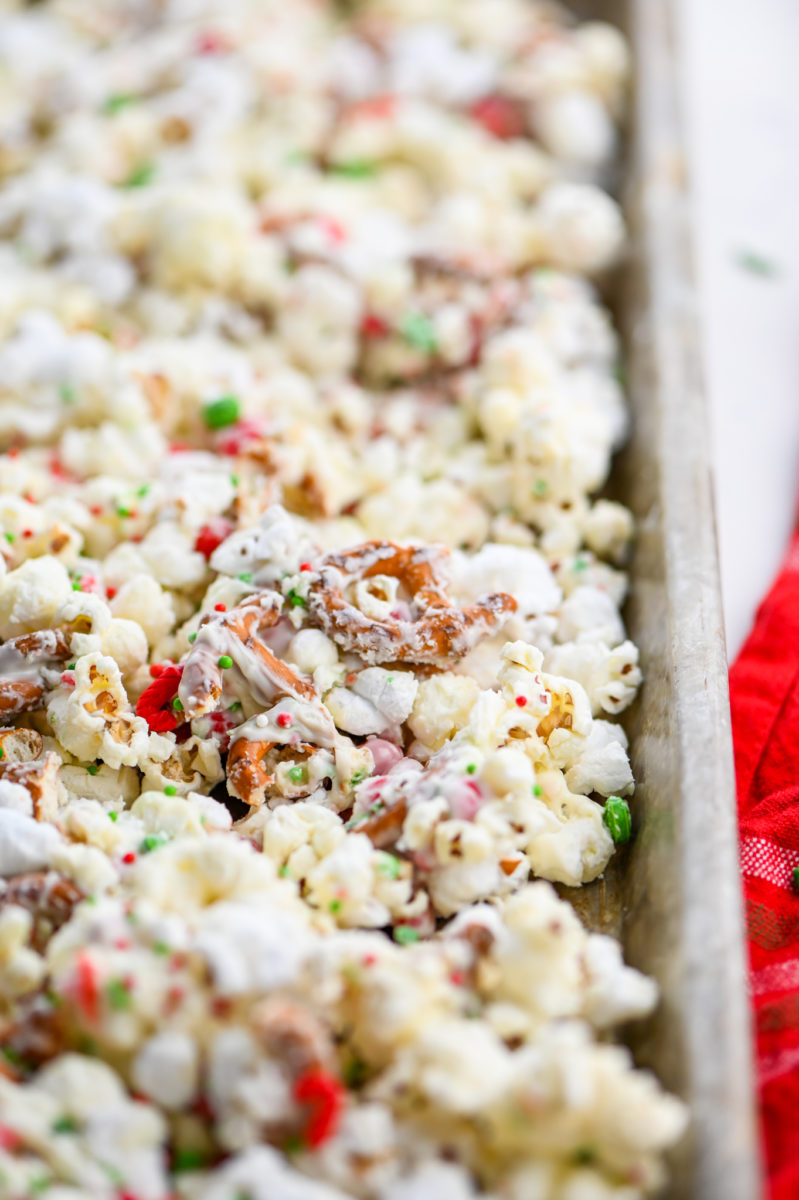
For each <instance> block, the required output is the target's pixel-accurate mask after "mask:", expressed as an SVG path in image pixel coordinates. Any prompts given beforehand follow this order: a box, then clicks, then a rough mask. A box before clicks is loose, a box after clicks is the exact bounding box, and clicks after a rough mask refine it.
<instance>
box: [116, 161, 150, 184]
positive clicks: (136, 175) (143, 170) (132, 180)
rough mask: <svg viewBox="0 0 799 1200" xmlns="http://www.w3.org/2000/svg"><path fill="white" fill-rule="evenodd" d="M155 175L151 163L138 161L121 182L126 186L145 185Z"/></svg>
mask: <svg viewBox="0 0 799 1200" xmlns="http://www.w3.org/2000/svg"><path fill="white" fill-rule="evenodd" d="M154 175H155V167H154V166H153V164H152V163H140V164H139V166H138V167H134V168H133V170H132V171H131V173H130V175H128V177H127V179H125V180H124V181H123V183H122V186H123V187H126V188H138V187H146V186H147V184H148V183H151V182H152V179H153V176H154Z"/></svg>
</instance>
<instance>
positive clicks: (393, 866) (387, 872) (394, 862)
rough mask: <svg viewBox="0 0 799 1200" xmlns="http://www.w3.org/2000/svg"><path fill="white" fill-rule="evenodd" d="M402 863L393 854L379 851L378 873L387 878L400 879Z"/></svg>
mask: <svg viewBox="0 0 799 1200" xmlns="http://www.w3.org/2000/svg"><path fill="white" fill-rule="evenodd" d="M401 869H402V864H401V863H400V860H399V859H398V858H396V857H395V856H394V855H393V854H384V853H381V852H378V859H377V873H378V875H382V876H384V878H386V879H399V874H400V870H401Z"/></svg>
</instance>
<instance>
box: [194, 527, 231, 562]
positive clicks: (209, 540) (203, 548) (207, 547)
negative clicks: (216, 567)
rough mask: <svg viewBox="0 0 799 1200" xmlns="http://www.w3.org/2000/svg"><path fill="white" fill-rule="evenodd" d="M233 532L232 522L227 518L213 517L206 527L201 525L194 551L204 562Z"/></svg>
mask: <svg viewBox="0 0 799 1200" xmlns="http://www.w3.org/2000/svg"><path fill="white" fill-rule="evenodd" d="M232 532H233V522H232V521H228V519H227V517H214V518H213V520H211V521H209V522H208V524H207V525H203V527H202V529H201V530H200V532H199V533H198V534H197V539H196V541H195V543H194V549H195V550H197V551H199V553H200V554H202V556H203V558H205V559H206V560H207V559H209V558H210V557H211V555H212V554H213V552H214V550H216V548H217V546H221V545H222V542H224V540H225V538H226V537H228V536H229V535H230V534H231V533H232Z"/></svg>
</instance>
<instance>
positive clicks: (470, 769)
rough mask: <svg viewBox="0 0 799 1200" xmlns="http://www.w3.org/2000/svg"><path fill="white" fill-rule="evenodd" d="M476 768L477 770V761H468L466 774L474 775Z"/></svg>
mask: <svg viewBox="0 0 799 1200" xmlns="http://www.w3.org/2000/svg"><path fill="white" fill-rule="evenodd" d="M476 770H477V763H469V765H468V767H467V768H466V774H467V775H474V773H475V771H476Z"/></svg>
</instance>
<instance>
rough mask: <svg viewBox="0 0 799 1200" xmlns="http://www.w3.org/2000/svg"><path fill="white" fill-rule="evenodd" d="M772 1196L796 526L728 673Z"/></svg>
mask: <svg viewBox="0 0 799 1200" xmlns="http://www.w3.org/2000/svg"><path fill="white" fill-rule="evenodd" d="M730 700H731V704H732V723H733V737H734V741H735V765H736V771H737V776H738V815H739V824H740V835H741V870H742V873H743V882H744V898H745V903H746V919H747V925H748V930H749V964H750V988H751V994H752V1005H753V1010H754V1018H755V1030H756V1037H757V1074H758V1083H759V1088H760V1104H761V1114H762V1121H763V1137H764V1146H765V1154H766V1169H767V1172H768V1182H769V1188H768V1195H769V1197H770V1200H797V1198H798V1197H799V890H797V888H796V887H795V885H794V882H793V871H794V868H795V867H799V532H797V534H796V535H795V536H794V539H793V543H792V545H791V548H790V550H789V552H788V555H787V557H786V559H785V562H784V563H783V566H782V569H781V571H780V574H779V576H778V577H777V581H776V583H775V584H774V586H773V588H772V589H771V591H770V593H769V594H768V596H767V597H766V599H765V600H764V601H763V604H762V605H761V607H760V610H759V612H758V614H757V620H756V622H755V627H754V629H753V630H752V632H751V634H750V635H749V639H748V640H747V642H746V644H745V646H744V648H743V650H742V651H741V653H740V655H739V656H738V660H737V662H736V663H735V665H734V666H733V667H732V669H731V671H730Z"/></svg>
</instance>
